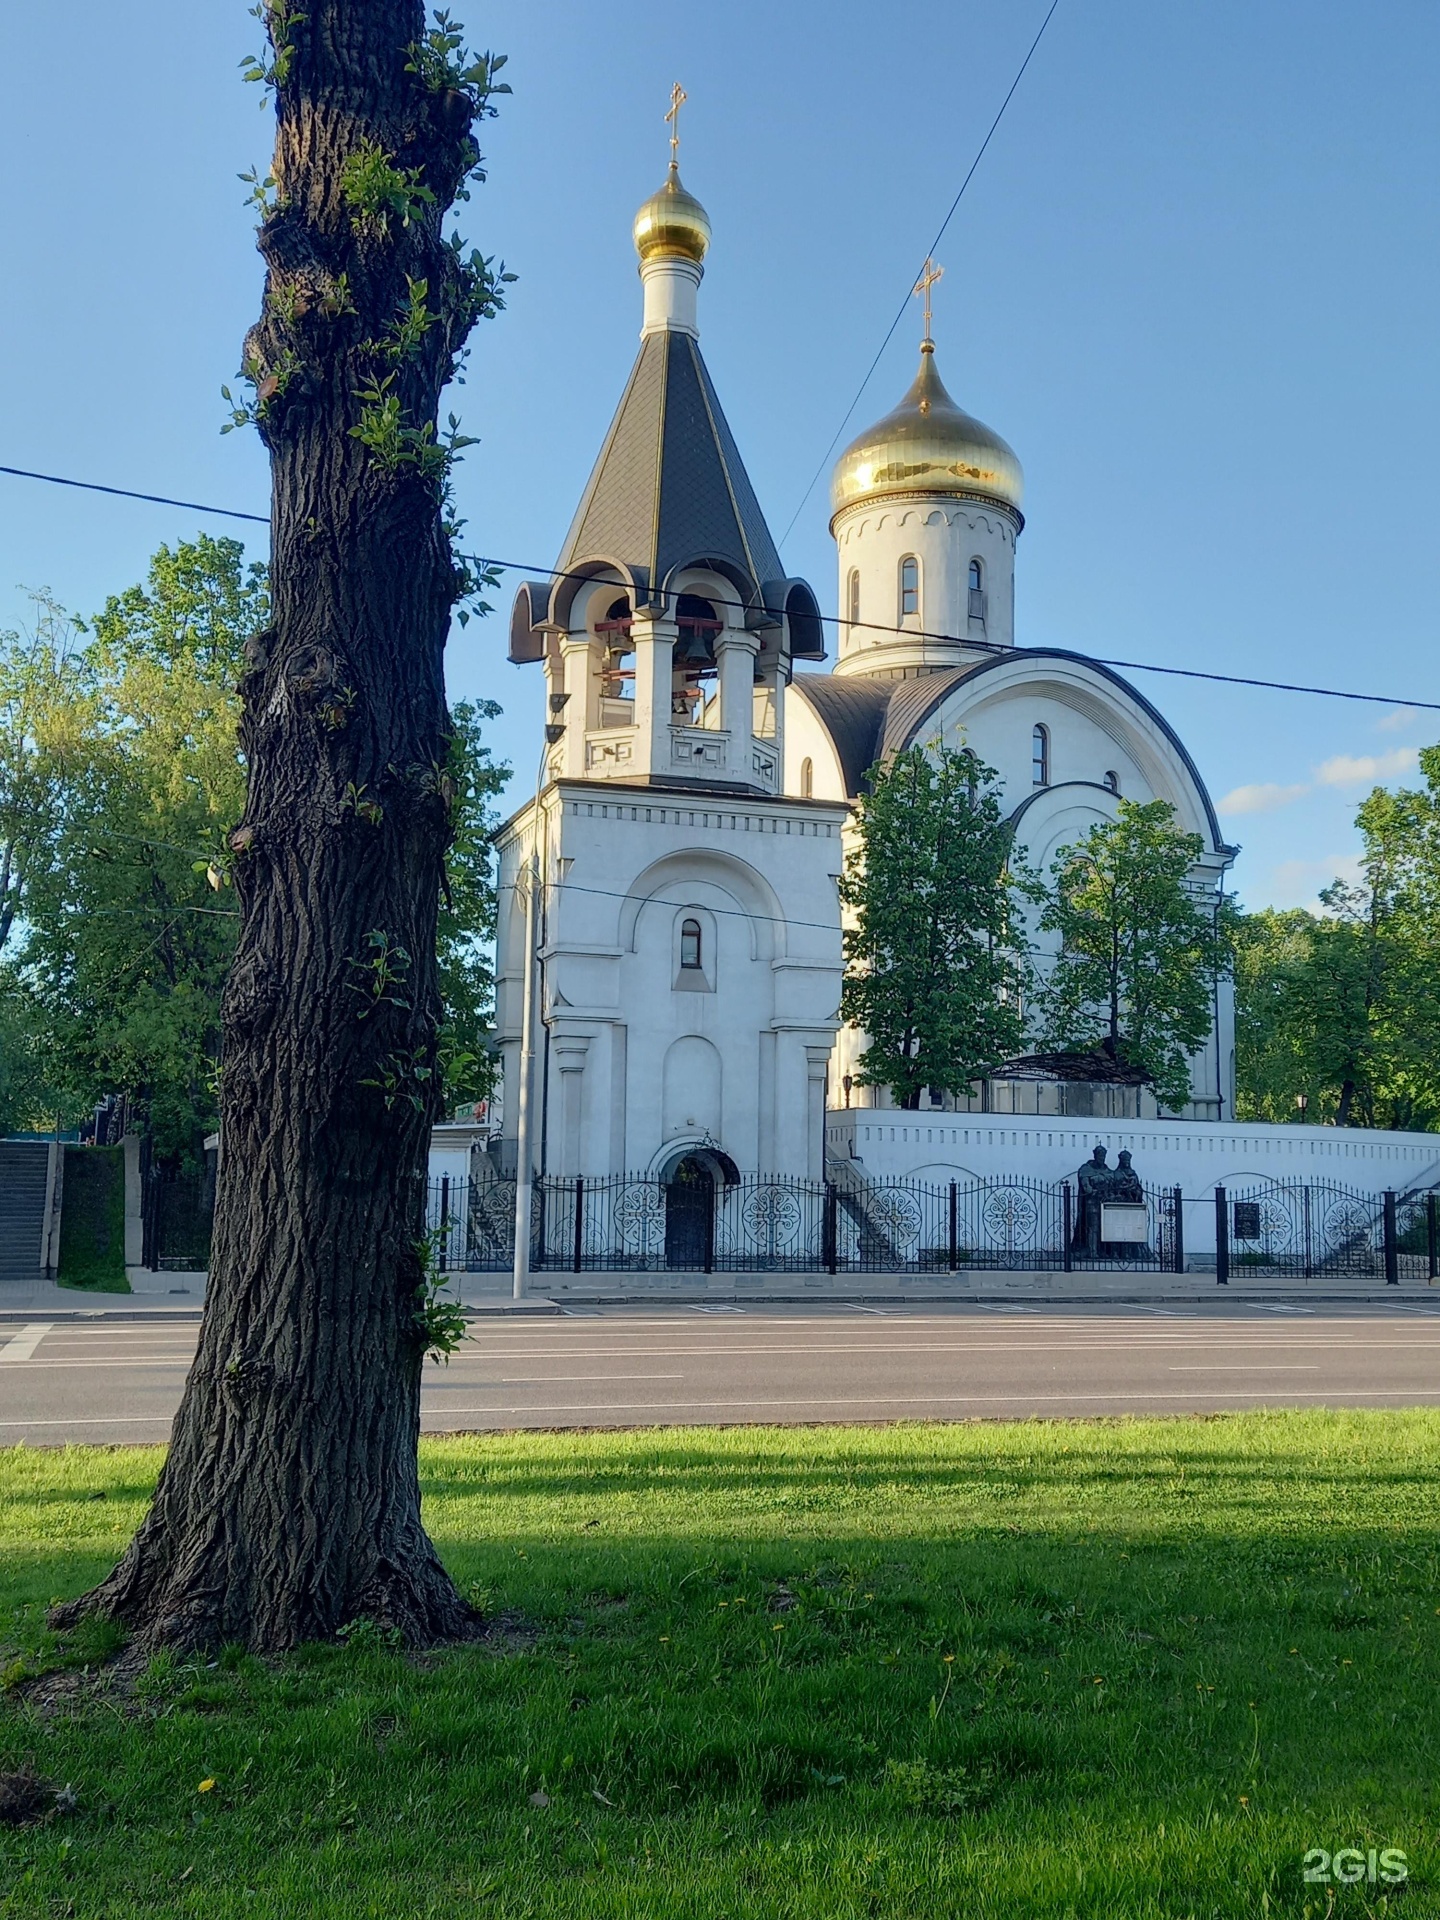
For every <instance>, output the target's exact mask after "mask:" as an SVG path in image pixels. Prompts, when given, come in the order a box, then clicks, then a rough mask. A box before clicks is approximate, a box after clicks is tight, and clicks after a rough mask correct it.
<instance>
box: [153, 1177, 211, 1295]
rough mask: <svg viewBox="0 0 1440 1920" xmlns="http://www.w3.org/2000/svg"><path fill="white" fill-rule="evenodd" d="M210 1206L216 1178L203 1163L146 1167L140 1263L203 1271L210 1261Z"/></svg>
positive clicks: (165, 1268) (159, 1268)
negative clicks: (189, 1165) (197, 1165)
mask: <svg viewBox="0 0 1440 1920" xmlns="http://www.w3.org/2000/svg"><path fill="white" fill-rule="evenodd" d="M214 1211H215V1183H214V1180H213V1179H212V1178H211V1176H210V1174H209V1173H208V1172H207V1170H206V1169H205V1168H204V1167H199V1168H191V1167H180V1168H170V1167H164V1168H162V1167H157V1166H153V1165H152V1166H150V1167H149V1168H147V1170H146V1173H145V1181H144V1201H143V1212H142V1215H141V1230H142V1241H141V1245H142V1249H143V1251H142V1262H143V1264H144V1265H145V1266H146V1267H147V1268H149V1269H150V1270H151V1271H152V1272H158V1273H204V1272H205V1271H206V1269H207V1268H208V1267H209V1265H210V1234H211V1227H212V1223H213V1215H214Z"/></svg>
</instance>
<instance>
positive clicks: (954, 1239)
mask: <svg viewBox="0 0 1440 1920" xmlns="http://www.w3.org/2000/svg"><path fill="white" fill-rule="evenodd" d="M959 1264H960V1188H959V1186H958V1185H957V1183H956V1182H955V1181H954V1180H952V1181H951V1182H950V1271H951V1272H952V1273H954V1271H955V1269H956V1268H957V1267H958V1266H959Z"/></svg>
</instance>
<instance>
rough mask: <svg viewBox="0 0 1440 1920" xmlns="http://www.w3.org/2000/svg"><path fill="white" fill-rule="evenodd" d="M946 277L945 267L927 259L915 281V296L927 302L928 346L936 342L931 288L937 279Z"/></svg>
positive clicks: (926, 325)
mask: <svg viewBox="0 0 1440 1920" xmlns="http://www.w3.org/2000/svg"><path fill="white" fill-rule="evenodd" d="M944 278H945V269H944V267H937V266H936V264H935V262H934V261H933V260H930V259H927V260H926V262H925V271H924V272H923V273H922V274H921V276H920V278H919V279H918V280H917V281H916V282H915V287H914V296H915V298H916V299H917V300H919V299H923V300H924V302H925V344H926V345H927V346H933V345H934V344H935V343H934V341H933V340H932V339H931V338H930V289H931V288H932V287H933V286H934V285H935V284H936V282H937V281H940V280H943V279H944Z"/></svg>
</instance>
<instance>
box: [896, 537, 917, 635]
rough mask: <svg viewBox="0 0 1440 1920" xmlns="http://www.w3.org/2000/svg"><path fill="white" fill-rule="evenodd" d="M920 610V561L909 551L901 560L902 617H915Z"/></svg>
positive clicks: (907, 618)
mask: <svg viewBox="0 0 1440 1920" xmlns="http://www.w3.org/2000/svg"><path fill="white" fill-rule="evenodd" d="M919 611H920V562H919V561H918V560H917V559H916V558H915V556H914V554H913V553H907V554H906V556H905V558H904V559H903V560H902V561H901V562H900V618H901V619H902V620H911V619H913V618H914V617H915V616H916V615H917V614H918V613H919Z"/></svg>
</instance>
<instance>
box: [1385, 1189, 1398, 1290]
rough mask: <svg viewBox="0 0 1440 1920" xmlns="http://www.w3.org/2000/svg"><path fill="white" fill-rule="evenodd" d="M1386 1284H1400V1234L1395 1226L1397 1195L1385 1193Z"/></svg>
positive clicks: (1389, 1285)
mask: <svg viewBox="0 0 1440 1920" xmlns="http://www.w3.org/2000/svg"><path fill="white" fill-rule="evenodd" d="M1385 1284H1386V1286H1387V1287H1398V1286H1399V1284H1400V1236H1399V1234H1398V1233H1397V1231H1396V1226H1395V1195H1394V1193H1393V1192H1387V1193H1386V1195H1385Z"/></svg>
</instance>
